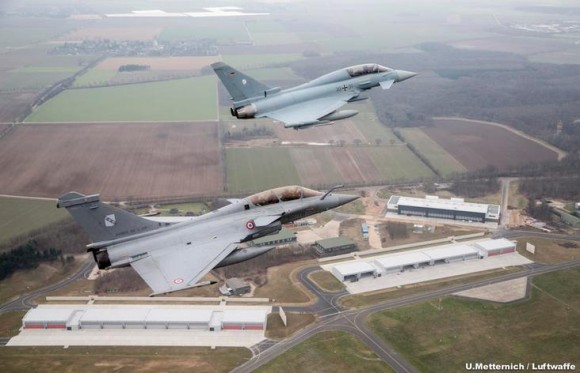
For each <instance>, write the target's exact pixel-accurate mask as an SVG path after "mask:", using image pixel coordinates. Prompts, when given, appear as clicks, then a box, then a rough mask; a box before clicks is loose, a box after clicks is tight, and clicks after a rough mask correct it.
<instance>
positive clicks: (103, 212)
mask: <svg viewBox="0 0 580 373" xmlns="http://www.w3.org/2000/svg"><path fill="white" fill-rule="evenodd" d="M56 207H58V208H60V207H64V208H66V210H67V211H68V212H69V213H70V214H71V215H72V217H73V218H74V220H76V222H77V223H79V224H80V225H81V227H82V228H83V229H84V230H85V231H86V232H87V233H88V235H89V237H90V238H91V240H93V242H100V241H109V240H114V239H117V238H121V237H126V236H132V235H134V234H137V233H142V232H147V231H152V230H155V229H158V228H159V227H160V223H156V222H153V221H150V220H147V219H143V218H141V217H139V216H137V215H134V214H131V213H130V212H127V211H123V210H120V209H117V208H114V207H112V206H109V205H107V204H106V203H103V202H101V201H100V198H99V195H98V194H93V195H90V196H85V195H82V194H80V193H77V192H69V193H66V194H64V195H62V196H60V198H59V199H58V203H57V205H56Z"/></svg>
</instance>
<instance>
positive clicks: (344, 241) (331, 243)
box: [315, 236, 354, 249]
mask: <svg viewBox="0 0 580 373" xmlns="http://www.w3.org/2000/svg"><path fill="white" fill-rule="evenodd" d="M315 244H317V245H320V246H321V247H322V248H324V249H331V248H333V247H338V246H346V245H354V242H352V240H351V239H350V238H347V237H343V236H338V237H332V238H326V239H324V240H318V241H316V242H315Z"/></svg>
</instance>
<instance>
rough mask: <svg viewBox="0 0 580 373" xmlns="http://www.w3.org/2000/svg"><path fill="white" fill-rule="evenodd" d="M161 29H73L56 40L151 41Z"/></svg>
mask: <svg viewBox="0 0 580 373" xmlns="http://www.w3.org/2000/svg"><path fill="white" fill-rule="evenodd" d="M161 30H162V27H155V26H153V27H98V26H97V27H84V28H78V29H75V30H73V31H71V32H69V33H67V34H66V35H64V36H61V37H60V38H59V39H58V40H62V41H83V40H104V39H108V40H119V41H121V40H153V39H155V38H156V37H157V36H159V34H160V33H161Z"/></svg>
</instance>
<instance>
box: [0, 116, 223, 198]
mask: <svg viewBox="0 0 580 373" xmlns="http://www.w3.org/2000/svg"><path fill="white" fill-rule="evenodd" d="M1 141H2V146H0V190H1V191H2V192H3V193H5V194H12V195H27V196H42V197H50V198H56V197H58V196H59V195H61V194H62V193H65V192H68V191H70V190H76V191H78V192H81V193H85V194H92V193H100V194H101V195H102V196H103V199H105V200H114V199H131V198H147V197H171V196H191V195H200V194H206V195H214V194H219V193H220V192H221V191H222V188H223V187H222V183H223V168H222V164H221V161H220V158H221V157H220V150H219V141H218V137H217V126H216V124H215V123H204V122H200V123H195V124H191V123H169V124H167V123H141V124H138V123H120V124H113V123H112V124H82V125H72V124H34V125H19V126H17V127H16V129H15V130H14V132H12V133H11V134H10V136H7V137H5V138H3V139H2V140H1Z"/></svg>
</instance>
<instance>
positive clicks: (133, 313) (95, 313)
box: [81, 308, 150, 323]
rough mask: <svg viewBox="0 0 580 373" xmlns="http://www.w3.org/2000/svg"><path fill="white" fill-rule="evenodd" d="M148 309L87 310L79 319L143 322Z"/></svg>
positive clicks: (85, 320)
mask: <svg viewBox="0 0 580 373" xmlns="http://www.w3.org/2000/svg"><path fill="white" fill-rule="evenodd" d="M149 312H150V309H148V308H89V309H87V311H86V312H85V314H84V315H83V317H81V323H83V322H144V321H145V319H146V318H147V314H148V313H149Z"/></svg>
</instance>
